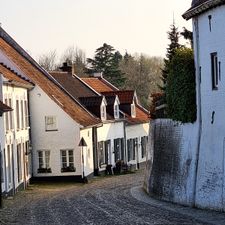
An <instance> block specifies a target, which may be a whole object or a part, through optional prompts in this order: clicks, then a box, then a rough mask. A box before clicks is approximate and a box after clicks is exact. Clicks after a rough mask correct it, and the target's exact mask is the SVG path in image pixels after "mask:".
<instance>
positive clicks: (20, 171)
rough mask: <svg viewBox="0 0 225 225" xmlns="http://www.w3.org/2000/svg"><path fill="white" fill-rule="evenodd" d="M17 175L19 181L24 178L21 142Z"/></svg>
mask: <svg viewBox="0 0 225 225" xmlns="http://www.w3.org/2000/svg"><path fill="white" fill-rule="evenodd" d="M17 177H18V183H19V182H20V181H21V180H22V149H21V144H18V145H17Z"/></svg>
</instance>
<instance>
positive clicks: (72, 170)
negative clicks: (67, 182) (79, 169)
mask: <svg viewBox="0 0 225 225" xmlns="http://www.w3.org/2000/svg"><path fill="white" fill-rule="evenodd" d="M67 172H76V168H74V167H65V168H61V173H67Z"/></svg>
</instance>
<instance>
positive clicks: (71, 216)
mask: <svg viewBox="0 0 225 225" xmlns="http://www.w3.org/2000/svg"><path fill="white" fill-rule="evenodd" d="M142 183H143V171H138V172H136V173H134V174H128V175H121V176H109V177H104V178H102V177H100V178H95V179H94V180H93V181H91V182H89V183H88V184H76V183H65V184H62V183H55V184H52V183H50V184H35V185H31V186H30V187H29V189H28V190H26V191H23V192H20V193H18V194H17V195H16V196H15V197H14V199H13V200H5V201H4V205H5V207H4V208H3V209H2V210H0V224H3V225H4V224H12V225H20V224H21V225H76V224H78V225H83V224H93V225H101V224H102V225H107V224H109V225H113V224H124V225H132V224H154V225H156V224H157V225H167V224H168V225H178V224H179V225H191V224H196V225H203V224H204V225H206V224H220V225H221V224H225V216H224V214H221V213H220V214H219V213H212V212H207V211H201V212H204V213H203V214H202V215H201V213H200V214H199V210H196V209H195V210H194V209H190V208H187V207H180V206H179V207H180V208H181V209H185V210H186V213H184V211H185V210H184V211H182V210H180V209H179V210H178V209H177V208H174V207H175V206H174V205H173V204H169V203H165V202H159V201H157V200H154V199H151V198H150V197H149V196H146V195H145V194H144V192H143V191H142V190H141V189H140V186H141V185H142ZM197 211H198V212H197ZM223 216H224V217H223ZM207 218H209V219H207ZM216 218H217V220H216ZM219 222H220V223H219Z"/></svg>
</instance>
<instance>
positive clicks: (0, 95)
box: [0, 74, 3, 208]
mask: <svg viewBox="0 0 225 225" xmlns="http://www.w3.org/2000/svg"><path fill="white" fill-rule="evenodd" d="M2 85H3V83H2V75H1V74H0V100H2ZM0 116H2V115H0ZM1 141H2V140H0V208H2V176H3V174H2V149H1Z"/></svg>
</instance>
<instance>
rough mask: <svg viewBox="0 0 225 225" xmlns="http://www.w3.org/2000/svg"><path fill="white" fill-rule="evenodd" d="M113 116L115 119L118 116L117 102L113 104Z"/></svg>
mask: <svg viewBox="0 0 225 225" xmlns="http://www.w3.org/2000/svg"><path fill="white" fill-rule="evenodd" d="M114 118H115V119H118V118H119V105H118V104H115V105H114Z"/></svg>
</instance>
